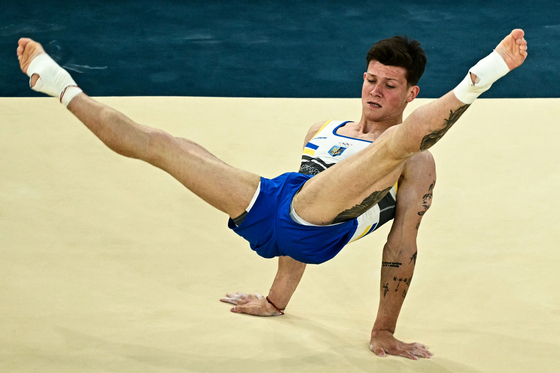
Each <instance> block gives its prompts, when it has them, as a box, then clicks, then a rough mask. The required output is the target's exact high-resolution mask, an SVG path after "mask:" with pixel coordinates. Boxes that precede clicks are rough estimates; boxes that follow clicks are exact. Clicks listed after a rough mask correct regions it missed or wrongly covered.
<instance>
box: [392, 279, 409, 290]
mask: <svg viewBox="0 0 560 373" xmlns="http://www.w3.org/2000/svg"><path fill="white" fill-rule="evenodd" d="M411 280H412V279H411ZM393 281H395V282H396V283H397V288H396V289H395V292H397V291H399V287H400V286H401V283H404V284H405V285H407V286H410V281H408V278H405V279H402V278H396V277H393Z"/></svg>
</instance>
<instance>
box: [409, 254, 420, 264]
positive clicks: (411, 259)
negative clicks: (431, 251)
mask: <svg viewBox="0 0 560 373" xmlns="http://www.w3.org/2000/svg"><path fill="white" fill-rule="evenodd" d="M417 255H418V250H416V252H415V253H414V255H412V257H411V258H410V262H408V264H410V263H412V261H414V265H416V256H417Z"/></svg>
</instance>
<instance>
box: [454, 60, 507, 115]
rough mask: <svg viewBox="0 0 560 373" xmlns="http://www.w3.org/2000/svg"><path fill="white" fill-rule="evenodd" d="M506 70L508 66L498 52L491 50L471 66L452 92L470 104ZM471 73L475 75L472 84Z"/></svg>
mask: <svg viewBox="0 0 560 373" xmlns="http://www.w3.org/2000/svg"><path fill="white" fill-rule="evenodd" d="M508 72H509V67H508V66H507V64H506V62H505V61H504V59H503V58H502V57H501V56H500V55H499V54H498V52H496V51H493V52H492V53H490V54H489V55H488V56H486V57H485V58H483V59H481V60H480V61H478V63H477V64H476V65H474V66H473V67H471V69H470V70H469V72H468V73H467V76H466V77H465V79H463V81H462V82H461V83H459V85H458V86H457V87H455V89H454V90H453V93H455V96H456V97H457V98H458V99H459V100H460V101H461V102H463V103H464V104H472V103H473V102H474V100H476V99H477V97H478V96H480V95H481V94H483V93H484V92H486V91H487V90H488V89H490V87H491V86H492V84H493V83H494V82H495V81H496V80H498V79H500V78H501V77H502V76H504V75H506V74H507V73H508ZM471 73H473V74H474V75H476V76H477V79H476V82H475V83H474V84H473V82H472V79H471Z"/></svg>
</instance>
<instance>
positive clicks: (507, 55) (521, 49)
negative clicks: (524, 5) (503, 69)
mask: <svg viewBox="0 0 560 373" xmlns="http://www.w3.org/2000/svg"><path fill="white" fill-rule="evenodd" d="M524 35H525V32H524V31H523V30H521V29H515V30H513V31H512V32H511V34H509V35H508V36H506V37H505V38H504V40H502V41H501V42H500V44H498V46H497V47H496V49H495V50H496V52H498V54H499V55H500V56H502V58H503V59H504V61H505V62H506V64H507V65H508V67H509V69H510V71H511V70H513V69H515V68H516V67H519V66H520V65H521V64H522V63H523V61H525V58H527V41H526V40H525V38H524V37H523V36H524Z"/></svg>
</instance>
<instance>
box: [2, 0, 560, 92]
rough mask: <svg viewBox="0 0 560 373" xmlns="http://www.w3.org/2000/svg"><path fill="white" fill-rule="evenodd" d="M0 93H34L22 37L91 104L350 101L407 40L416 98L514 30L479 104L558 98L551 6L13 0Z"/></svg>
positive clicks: (449, 81) (6, 14)
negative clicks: (508, 61)
mask: <svg viewBox="0 0 560 373" xmlns="http://www.w3.org/2000/svg"><path fill="white" fill-rule="evenodd" d="M0 25H2V26H1V27H0V37H1V45H0V58H1V61H2V64H1V66H0V78H1V81H2V85H1V87H0V96H3V97H22V96H40V94H36V93H35V92H32V91H31V90H29V88H28V87H27V78H26V77H25V76H24V75H23V74H21V73H20V72H19V69H18V65H17V59H16V57H15V49H16V46H17V45H16V43H17V39H18V38H19V37H21V36H28V37H32V38H34V39H36V40H38V41H40V42H41V43H43V44H44V46H45V49H46V50H47V52H49V53H51V55H52V56H53V58H54V59H55V60H56V61H57V62H59V63H60V64H61V65H63V66H65V67H66V68H67V69H68V70H69V71H71V73H72V75H73V76H74V78H75V80H76V81H77V82H78V84H79V85H80V86H81V87H82V88H83V89H84V90H85V91H86V92H87V93H88V94H90V95H92V96H152V95H153V96H168V95H174V96H236V97H359V95H360V89H361V79H362V73H363V71H364V70H365V54H366V52H367V50H368V49H369V47H370V46H371V45H372V44H373V43H374V42H375V41H377V40H379V39H382V38H385V37H389V36H393V35H402V34H406V35H408V36H410V37H412V38H415V39H417V40H419V41H420V42H421V43H422V46H423V47H424V49H425V50H426V53H427V55H428V66H427V69H426V73H425V74H424V77H423V78H422V79H421V80H420V87H421V92H420V96H419V97H424V98H431V97H439V96H441V95H443V94H444V93H446V92H447V91H449V90H451V89H452V88H453V87H454V86H455V85H456V84H457V83H458V82H459V81H460V80H461V79H462V78H463V77H464V75H465V74H466V72H467V69H468V68H469V67H471V66H472V65H473V64H474V63H476V61H477V60H478V59H480V58H482V57H484V56H485V55H487V54H488V53H489V52H491V51H492V48H493V47H495V45H496V44H497V43H498V42H499V41H500V40H501V39H502V38H503V37H504V36H505V35H506V34H507V33H509V32H510V31H511V30H512V29H513V28H517V27H520V28H523V29H524V30H525V31H526V39H527V40H528V42H529V58H528V60H527V62H526V63H525V65H523V66H522V67H521V68H520V69H519V70H518V71H517V72H515V73H514V74H510V75H508V76H506V77H505V78H504V79H503V80H502V81H500V82H498V83H496V84H495V86H494V87H493V88H492V90H490V91H489V92H487V93H486V94H485V95H484V96H483V97H511V98H524V97H560V88H559V83H560V79H559V67H560V1H558V0H548V1H544V0H534V1H531V2H530V3H529V2H521V1H517V0H515V1H469V2H468V4H466V3H459V4H458V5H453V4H452V3H451V2H448V1H435V0H431V1H420V0H417V1H414V0H404V1H393V2H381V1H355V2H353V1H348V0H347V1H341V0H336V1H248V0H244V1H155V0H152V1H148V0H136V1H126V0H124V1H73V2H66V1H61V2H56V1H55V2H53V1H47V0H44V1H36V0H31V1H30V0H26V1H21V0H18V1H14V0H4V1H3V4H2V5H0Z"/></svg>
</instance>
